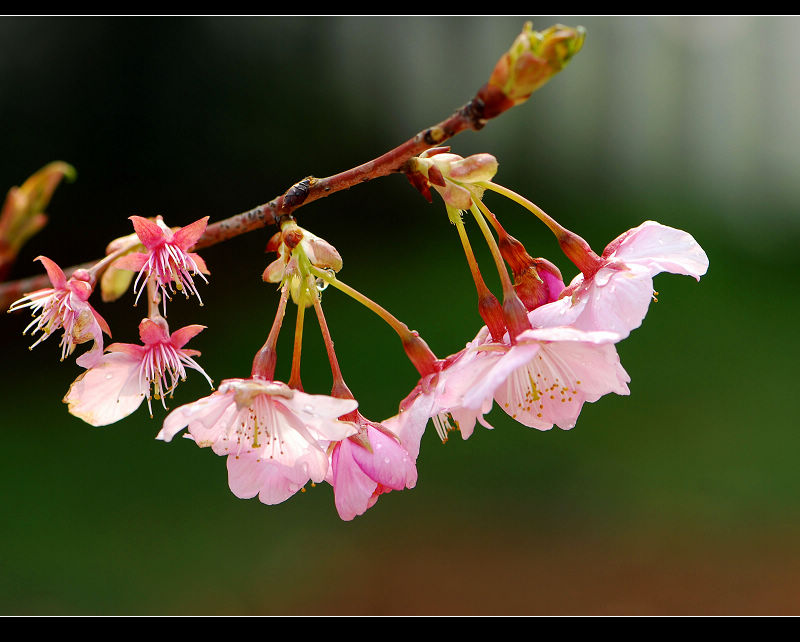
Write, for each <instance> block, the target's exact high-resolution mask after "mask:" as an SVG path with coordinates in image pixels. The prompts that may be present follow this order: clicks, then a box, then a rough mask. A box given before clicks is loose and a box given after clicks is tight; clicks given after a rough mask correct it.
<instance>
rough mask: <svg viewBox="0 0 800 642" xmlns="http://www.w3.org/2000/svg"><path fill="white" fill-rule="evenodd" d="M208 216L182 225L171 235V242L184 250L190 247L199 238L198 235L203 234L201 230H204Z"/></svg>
mask: <svg viewBox="0 0 800 642" xmlns="http://www.w3.org/2000/svg"><path fill="white" fill-rule="evenodd" d="M209 218H210V217H208V216H204V217H203V218H201V219H200V220H198V221H195V222H194V223H189V225H187V226H185V227H182V228H181V229H179V230H178V231H177V232H175V235H174V236H173V237H172V242H173V243H174V244H175V245H177V246H178V247H179V248H181V249H182V250H183V251H184V252H185V251H186V250H188V249H189V248H190V247H192V246H193V245H195V244H196V243H197V241H199V240H200V237H201V236H203V232H205V231H206V226H207V225H208V219H209Z"/></svg>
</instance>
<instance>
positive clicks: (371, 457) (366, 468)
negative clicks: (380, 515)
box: [328, 415, 417, 521]
mask: <svg viewBox="0 0 800 642" xmlns="http://www.w3.org/2000/svg"><path fill="white" fill-rule="evenodd" d="M359 419H360V423H361V428H362V431H361V432H360V433H359V434H358V435H354V436H352V437H348V438H347V439H343V440H341V441H339V442H337V443H336V444H335V445H334V447H333V450H332V451H331V456H330V461H331V467H330V470H329V472H328V481H329V482H330V484H331V486H333V493H334V500H335V503H336V510H337V511H338V513H339V517H341V518H342V519H343V520H347V521H349V520H351V519H353V518H354V517H356V515H363V514H364V512H366V510H367V509H368V508H371V507H372V506H374V505H375V502H377V501H378V497H380V495H381V494H383V493H388V492H389V491H392V490H403V489H404V488H414V486H415V485H416V483H417V467H416V465H415V463H414V460H413V458H412V457H411V456H410V455H409V453H408V452H407V451H406V449H405V448H403V446H402V445H401V444H400V441H399V439H398V438H397V437H395V436H394V435H393V434H392V433H391V432H390V431H389V430H388V429H387V428H386V427H385V426H381V425H380V424H374V423H372V422H370V421H368V420H366V419H364V418H363V417H361V416H360V415H359Z"/></svg>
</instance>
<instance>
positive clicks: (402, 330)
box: [309, 265, 438, 376]
mask: <svg viewBox="0 0 800 642" xmlns="http://www.w3.org/2000/svg"><path fill="white" fill-rule="evenodd" d="M309 271H310V272H311V273H312V274H313V275H314V276H318V277H319V278H321V279H322V280H323V281H325V282H326V283H328V285H332V286H333V287H335V288H336V289H337V290H340V291H341V292H344V293H345V294H346V295H348V296H349V297H351V298H353V299H355V300H356V301H358V302H359V303H360V304H361V305H363V306H364V307H366V308H367V309H369V310H371V311H372V312H374V313H375V314H377V315H378V316H379V317H380V318H381V319H383V320H384V321H385V322H386V323H387V324H388V325H389V327H391V328H392V330H394V331H395V332H396V333H397V335H398V336H399V337H400V340H401V341H402V342H403V349H404V350H405V352H406V355H407V356H408V358H409V359H410V360H411V363H413V364H414V367H415V368H416V369H417V370H418V371H419V373H420V374H421V375H423V376H425V375H428V374H433V373H434V372H435V371H436V366H435V364H436V362H437V361H438V360H437V358H436V355H434V354H433V352H431V349H430V348H429V347H428V344H426V343H425V341H423V340H422V338H420V336H419V334H418V333H416V332H414V331H413V330H409V328H408V326H407V325H406V324H405V323H403V322H402V321H400V320H399V319H398V318H397V317H395V316H394V315H392V314H391V313H390V312H389V311H388V310H386V308H383V307H381V306H380V305H378V304H377V303H375V301H373V300H372V299H370V298H369V297H367V296H364V295H363V294H361V292H359V291H358V290H356V289H354V288H352V287H350V286H349V285H347V284H346V283H342V282H341V281H340V280H339V279H337V278H336V276H335V275H333V274H331V273H330V272H326V271H325V270H320V269H319V268H317V267H314V266H313V265H311V266H309Z"/></svg>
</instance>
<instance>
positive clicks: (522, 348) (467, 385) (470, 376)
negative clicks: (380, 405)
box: [384, 313, 630, 457]
mask: <svg viewBox="0 0 800 642" xmlns="http://www.w3.org/2000/svg"><path fill="white" fill-rule="evenodd" d="M532 316H533V313H530V314H529V317H532ZM619 340H620V337H619V335H617V334H614V333H612V332H599V331H593V332H587V331H583V330H576V329H574V328H567V327H558V328H535V329H531V330H526V331H524V332H522V333H520V334H519V335H518V336H517V338H516V342H515V344H514V345H511V343H510V342H509V339H508V335H506V336H505V338H504V340H503V342H496V341H493V340H492V337H491V334H490V333H489V331H488V329H487V328H486V326H484V327H483V328H481V330H480V332H478V335H477V336H476V337H475V339H474V340H473V341H472V342H470V343H469V344H467V347H466V348H465V349H464V350H462V351H460V352H459V353H457V354H455V355H453V356H452V357H449V358H448V359H447V360H446V361H445V365H444V367H443V368H442V370H441V372H439V373H438V374H437V375H433V376H429V377H427V378H423V380H422V381H420V383H419V384H418V385H417V388H415V390H414V392H412V394H411V395H409V397H407V398H406V400H405V401H404V402H403V403H402V404H401V412H400V413H399V415H397V416H396V417H393V418H391V419H390V420H387V421H385V422H384V425H387V426H389V427H391V429H392V430H396V431H397V434H398V435H399V436H400V439H401V440H402V443H403V445H404V446H405V448H406V449H407V450H408V452H409V453H410V454H411V455H412V456H414V457H416V456H417V455H418V453H419V443H420V439H421V437H422V434H423V432H424V430H425V426H426V424H427V421H428V419H429V418H431V419H433V422H434V425H435V427H436V430H437V433H438V434H439V437H440V438H441V439H442V440H443V441H445V440H446V435H447V432H449V431H451V430H455V429H458V430H459V431H460V432H461V437H462V438H463V439H467V438H469V437H470V436H471V435H472V433H473V431H474V428H475V424H476V422H479V423H481V424H482V425H483V426H485V427H487V428H492V426H491V425H490V424H489V423H488V422H487V421H486V420H485V419H484V415H485V414H487V413H488V412H489V411H490V410H491V408H492V405H493V403H494V402H495V401H496V402H497V403H498V404H499V405H500V407H501V408H502V409H503V410H504V411H505V412H506V413H507V414H508V415H510V416H511V417H512V418H513V419H515V420H516V421H518V422H520V423H521V424H523V425H525V426H529V427H532V428H537V429H539V430H549V429H550V428H552V427H553V425H557V426H559V427H560V428H563V429H565V430H566V429H569V428H572V427H573V426H574V425H575V423H576V421H577V419H578V415H579V414H580V411H581V409H582V407H583V404H584V403H585V402H594V401H597V400H598V399H600V397H602V396H603V395H606V394H608V393H610V392H614V393H616V394H619V395H627V394H630V391H629V390H628V386H627V383H628V382H629V381H630V377H629V376H628V374H627V373H626V372H625V370H624V369H623V367H622V365H621V364H620V361H619V355H618V354H617V351H616V349H615V347H614V344H615V343H616V342H618V341H619Z"/></svg>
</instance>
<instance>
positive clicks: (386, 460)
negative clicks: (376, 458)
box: [383, 457, 391, 464]
mask: <svg viewBox="0 0 800 642" xmlns="http://www.w3.org/2000/svg"><path fill="white" fill-rule="evenodd" d="M390 461H391V460H390V459H389V458H388V457H386V458H385V459H384V460H383V463H384V464H388V463H389V462H390Z"/></svg>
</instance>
